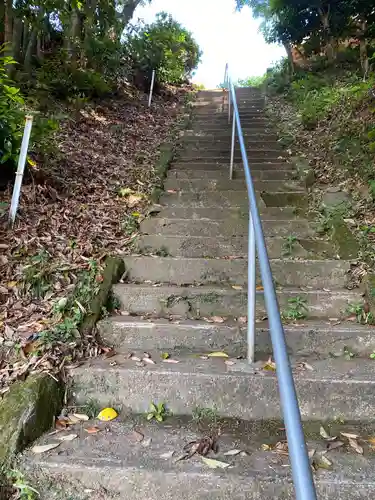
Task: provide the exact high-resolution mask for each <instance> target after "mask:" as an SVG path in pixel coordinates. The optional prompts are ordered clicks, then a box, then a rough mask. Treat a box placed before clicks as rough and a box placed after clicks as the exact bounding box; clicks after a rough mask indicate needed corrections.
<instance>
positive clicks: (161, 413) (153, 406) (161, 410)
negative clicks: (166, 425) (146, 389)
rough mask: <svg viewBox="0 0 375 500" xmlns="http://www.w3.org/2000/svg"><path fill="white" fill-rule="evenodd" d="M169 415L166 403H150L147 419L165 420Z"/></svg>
mask: <svg viewBox="0 0 375 500" xmlns="http://www.w3.org/2000/svg"><path fill="white" fill-rule="evenodd" d="M167 415H168V411H167V408H166V406H165V403H150V408H149V410H148V412H147V420H153V419H155V420H156V421H157V422H163V421H164V420H165V417H166V416H167Z"/></svg>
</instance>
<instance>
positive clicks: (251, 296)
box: [233, 119, 256, 363]
mask: <svg viewBox="0 0 375 500" xmlns="http://www.w3.org/2000/svg"><path fill="white" fill-rule="evenodd" d="M233 121H234V119H233ZM247 258H248V264H247V360H248V362H249V363H253V362H254V356H255V309H256V267H255V266H256V245H255V233H254V224H253V218H252V216H251V212H250V211H249V236H248V256H247Z"/></svg>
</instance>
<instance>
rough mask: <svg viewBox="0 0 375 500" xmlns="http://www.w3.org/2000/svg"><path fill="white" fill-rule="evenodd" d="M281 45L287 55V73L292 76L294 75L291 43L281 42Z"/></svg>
mask: <svg viewBox="0 0 375 500" xmlns="http://www.w3.org/2000/svg"><path fill="white" fill-rule="evenodd" d="M283 46H284V49H285V52H286V55H287V56H288V61H289V73H290V76H293V75H294V61H293V54H292V44H291V43H290V42H283Z"/></svg>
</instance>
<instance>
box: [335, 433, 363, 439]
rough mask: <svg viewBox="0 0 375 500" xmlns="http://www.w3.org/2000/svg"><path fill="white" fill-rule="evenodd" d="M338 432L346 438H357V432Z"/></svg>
mask: <svg viewBox="0 0 375 500" xmlns="http://www.w3.org/2000/svg"><path fill="white" fill-rule="evenodd" d="M340 434H341V436H344V437H346V438H348V439H358V438H359V436H358V434H351V433H349V432H340Z"/></svg>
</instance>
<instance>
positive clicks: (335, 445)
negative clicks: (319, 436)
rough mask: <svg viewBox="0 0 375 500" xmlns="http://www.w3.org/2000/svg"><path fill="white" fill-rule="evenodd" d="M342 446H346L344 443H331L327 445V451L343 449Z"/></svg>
mask: <svg viewBox="0 0 375 500" xmlns="http://www.w3.org/2000/svg"><path fill="white" fill-rule="evenodd" d="M341 446H344V443H343V442H342V441H331V442H329V443H328V444H327V451H332V450H336V449H337V448H341Z"/></svg>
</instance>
